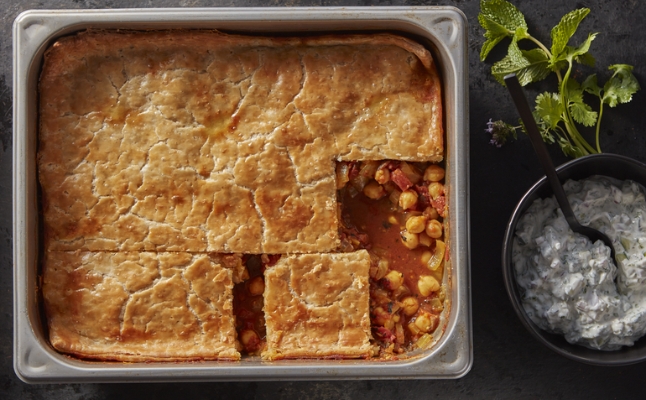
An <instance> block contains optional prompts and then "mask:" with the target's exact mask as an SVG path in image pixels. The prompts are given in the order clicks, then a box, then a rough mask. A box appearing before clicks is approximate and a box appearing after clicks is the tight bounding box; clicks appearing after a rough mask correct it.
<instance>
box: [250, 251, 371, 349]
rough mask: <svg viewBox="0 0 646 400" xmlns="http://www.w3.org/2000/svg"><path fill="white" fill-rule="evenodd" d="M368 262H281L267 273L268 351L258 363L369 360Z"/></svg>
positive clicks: (308, 258)
mask: <svg viewBox="0 0 646 400" xmlns="http://www.w3.org/2000/svg"><path fill="white" fill-rule="evenodd" d="M369 268H370V256H369V255H368V252H367V251H365V250H360V251H357V252H354V253H331V254H301V255H292V256H283V257H281V258H280V260H279V261H278V262H277V263H276V265H275V266H273V267H271V268H269V269H267V270H266V271H265V293H264V300H265V307H264V311H265V321H266V327H267V348H266V349H265V351H264V352H263V353H262V357H263V358H264V359H268V360H277V359H282V358H323V357H338V358H358V357H369V356H370V353H371V347H370V338H371V337H372V336H371V334H370V315H369V293H368V285H369V282H368V270H369Z"/></svg>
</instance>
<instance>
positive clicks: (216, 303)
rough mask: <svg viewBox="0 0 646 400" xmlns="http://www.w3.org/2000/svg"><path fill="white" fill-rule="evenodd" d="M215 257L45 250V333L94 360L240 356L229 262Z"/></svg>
mask: <svg viewBox="0 0 646 400" xmlns="http://www.w3.org/2000/svg"><path fill="white" fill-rule="evenodd" d="M220 261H222V260H219V259H218V258H212V257H209V256H208V255H204V254H199V255H193V254H189V253H151V252H118V253H112V252H80V251H77V252H58V251H55V252H47V253H45V262H44V263H43V265H44V269H43V297H44V300H45V309H46V314H47V320H48V324H49V334H50V341H51V343H52V345H53V346H54V348H55V349H57V350H59V351H62V352H65V353H70V354H74V355H76V356H79V357H83V358H92V359H100V360H118V361H155V360H157V361H173V360H215V359H219V360H238V359H240V354H239V353H238V351H237V350H236V331H235V319H234V317H233V303H232V288H233V281H232V275H233V270H232V269H229V268H225V267H223V263H221V262H220ZM233 264H235V262H234V263H233Z"/></svg>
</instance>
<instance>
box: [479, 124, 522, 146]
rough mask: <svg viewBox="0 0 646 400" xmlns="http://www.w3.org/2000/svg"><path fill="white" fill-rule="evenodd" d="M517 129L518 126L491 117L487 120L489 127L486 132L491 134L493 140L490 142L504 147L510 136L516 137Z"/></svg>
mask: <svg viewBox="0 0 646 400" xmlns="http://www.w3.org/2000/svg"><path fill="white" fill-rule="evenodd" d="M516 129H517V127H514V126H511V125H509V124H507V123H505V122H503V121H495V122H494V121H492V120H491V118H490V119H489V122H487V129H485V132H487V133H489V134H490V135H491V140H489V144H491V145H493V146H496V147H502V145H503V144H505V143H507V140H510V138H512V137H513V138H514V139H516Z"/></svg>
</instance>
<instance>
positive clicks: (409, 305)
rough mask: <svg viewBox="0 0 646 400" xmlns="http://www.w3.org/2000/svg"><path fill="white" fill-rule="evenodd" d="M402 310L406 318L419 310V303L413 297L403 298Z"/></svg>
mask: <svg viewBox="0 0 646 400" xmlns="http://www.w3.org/2000/svg"><path fill="white" fill-rule="evenodd" d="M401 303H402V310H404V314H406V315H407V316H409V317H410V316H411V315H413V314H415V313H416V312H417V310H418V309H419V302H418V301H417V299H416V298H415V297H413V296H409V297H405V298H404V299H403V300H402V301H401Z"/></svg>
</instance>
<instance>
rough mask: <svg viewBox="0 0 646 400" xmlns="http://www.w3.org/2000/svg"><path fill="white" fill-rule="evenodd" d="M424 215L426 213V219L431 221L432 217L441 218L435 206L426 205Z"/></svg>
mask: <svg viewBox="0 0 646 400" xmlns="http://www.w3.org/2000/svg"><path fill="white" fill-rule="evenodd" d="M424 215H426V219H427V220H429V221H430V220H432V219H438V218H440V214H439V213H438V212H437V210H436V209H435V208H433V207H426V210H424Z"/></svg>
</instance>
